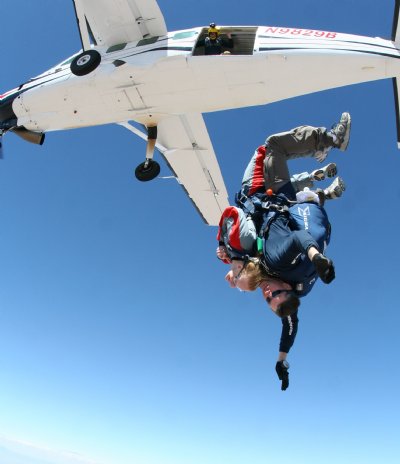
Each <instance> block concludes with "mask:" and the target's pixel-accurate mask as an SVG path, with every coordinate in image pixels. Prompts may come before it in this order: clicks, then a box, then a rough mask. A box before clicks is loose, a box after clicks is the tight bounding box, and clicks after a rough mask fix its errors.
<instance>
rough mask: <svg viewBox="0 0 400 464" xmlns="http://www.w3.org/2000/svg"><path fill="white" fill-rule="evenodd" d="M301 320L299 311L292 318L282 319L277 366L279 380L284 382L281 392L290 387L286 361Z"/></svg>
mask: <svg viewBox="0 0 400 464" xmlns="http://www.w3.org/2000/svg"><path fill="white" fill-rule="evenodd" d="M298 324H299V319H298V317H297V311H296V312H295V313H294V314H292V315H291V316H287V317H284V318H282V334H281V341H280V343H279V355H278V361H277V363H276V366H275V370H276V373H277V374H278V378H279V380H280V381H281V382H282V384H281V390H286V389H287V388H288V386H289V372H288V369H289V363H287V361H286V357H287V354H288V353H289V351H290V348H291V347H292V345H293V343H294V340H295V338H296V334H297V327H298Z"/></svg>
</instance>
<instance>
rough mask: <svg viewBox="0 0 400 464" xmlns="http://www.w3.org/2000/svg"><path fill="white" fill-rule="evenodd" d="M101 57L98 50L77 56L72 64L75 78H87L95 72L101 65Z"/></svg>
mask: <svg viewBox="0 0 400 464" xmlns="http://www.w3.org/2000/svg"><path fill="white" fill-rule="evenodd" d="M100 61H101V55H100V53H99V52H98V51H96V50H87V51H86V52H83V53H81V54H80V55H78V56H76V57H75V58H74V59H73V60H72V63H71V66H70V68H71V72H72V74H75V76H85V75H86V74H89V73H91V72H92V71H94V70H95V69H96V68H97V66H98V65H99V64H100Z"/></svg>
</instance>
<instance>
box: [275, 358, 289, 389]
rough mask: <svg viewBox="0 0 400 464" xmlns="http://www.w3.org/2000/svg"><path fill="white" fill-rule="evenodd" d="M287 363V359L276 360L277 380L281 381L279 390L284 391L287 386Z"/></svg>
mask: <svg viewBox="0 0 400 464" xmlns="http://www.w3.org/2000/svg"><path fill="white" fill-rule="evenodd" d="M288 369H289V363H288V362H287V361H278V362H277V363H276V366H275V370H276V373H277V374H278V377H279V380H281V381H282V385H281V390H283V391H285V390H286V389H287V387H288V386H289V372H288Z"/></svg>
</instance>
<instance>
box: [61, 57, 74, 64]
mask: <svg viewBox="0 0 400 464" xmlns="http://www.w3.org/2000/svg"><path fill="white" fill-rule="evenodd" d="M74 58H75V57H74V56H72V57H71V58H69V59H68V60H66V61H63V62H62V63H61V64H60V65H59V66H66V65H67V64H71V63H72V60H73V59H74Z"/></svg>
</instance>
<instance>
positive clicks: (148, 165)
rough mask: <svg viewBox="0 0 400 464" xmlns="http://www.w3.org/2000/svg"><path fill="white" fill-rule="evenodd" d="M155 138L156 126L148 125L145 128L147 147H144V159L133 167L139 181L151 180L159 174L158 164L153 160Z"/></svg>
mask: <svg viewBox="0 0 400 464" xmlns="http://www.w3.org/2000/svg"><path fill="white" fill-rule="evenodd" d="M156 140H157V126H150V127H148V128H147V147H146V160H145V161H144V163H140V164H139V166H138V167H137V168H136V169H135V176H136V179H138V180H140V181H141V182H147V181H149V180H153V179H154V178H155V177H157V176H158V174H160V165H159V164H158V163H157V161H154V160H153V154H154V148H155V146H156Z"/></svg>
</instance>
